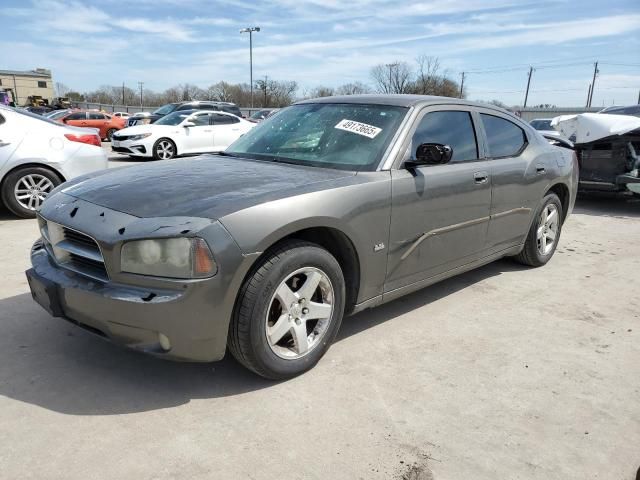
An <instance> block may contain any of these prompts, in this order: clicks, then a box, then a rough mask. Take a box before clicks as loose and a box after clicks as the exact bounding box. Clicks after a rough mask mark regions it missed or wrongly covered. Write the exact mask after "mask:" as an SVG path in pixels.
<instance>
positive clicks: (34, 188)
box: [0, 167, 62, 218]
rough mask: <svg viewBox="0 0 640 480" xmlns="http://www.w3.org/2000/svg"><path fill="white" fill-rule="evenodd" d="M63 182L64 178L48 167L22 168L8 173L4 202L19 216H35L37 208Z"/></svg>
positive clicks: (4, 182) (3, 188)
mask: <svg viewBox="0 0 640 480" xmlns="http://www.w3.org/2000/svg"><path fill="white" fill-rule="evenodd" d="M61 183H62V179H61V178H60V177H58V175H56V174H55V173H53V172H52V171H51V170H48V169H46V168H43V167H25V168H20V169H18V170H14V171H13V172H11V173H10V174H9V175H7V176H6V177H5V179H4V181H3V182H2V192H0V193H1V195H2V202H3V203H4V205H5V206H6V207H7V208H8V209H9V211H10V212H11V213H13V214H14V215H17V216H18V217H22V218H35V216H36V210H37V209H39V208H40V206H41V205H42V202H43V201H44V200H45V199H46V197H47V196H48V195H49V192H51V190H53V189H54V188H55V187H57V186H58V185H60V184H61Z"/></svg>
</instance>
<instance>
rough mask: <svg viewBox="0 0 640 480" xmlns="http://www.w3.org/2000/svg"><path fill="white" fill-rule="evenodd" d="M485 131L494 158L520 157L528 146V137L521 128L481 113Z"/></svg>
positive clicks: (499, 118)
mask: <svg viewBox="0 0 640 480" xmlns="http://www.w3.org/2000/svg"><path fill="white" fill-rule="evenodd" d="M480 117H481V118H482V124H483V125H484V131H485V132H486V134H487V142H488V144H489V156H490V157H492V158H499V157H515V156H517V155H520V153H521V152H522V150H524V147H525V145H526V144H527V137H526V135H525V133H524V130H522V129H521V128H520V127H519V126H517V125H516V124H515V123H513V122H510V121H509V120H505V119H504V118H501V117H496V116H494V115H488V114H485V113H481V114H480Z"/></svg>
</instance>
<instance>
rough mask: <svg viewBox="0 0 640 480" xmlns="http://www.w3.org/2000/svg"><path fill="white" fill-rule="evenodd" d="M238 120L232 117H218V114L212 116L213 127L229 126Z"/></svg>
mask: <svg viewBox="0 0 640 480" xmlns="http://www.w3.org/2000/svg"><path fill="white" fill-rule="evenodd" d="M239 121H240V119H239V118H236V117H232V116H231V115H220V114H219V113H214V114H213V124H214V125H231V124H232V123H238V122H239Z"/></svg>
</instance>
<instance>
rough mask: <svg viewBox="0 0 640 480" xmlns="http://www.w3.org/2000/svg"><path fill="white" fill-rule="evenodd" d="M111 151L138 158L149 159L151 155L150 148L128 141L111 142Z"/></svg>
mask: <svg viewBox="0 0 640 480" xmlns="http://www.w3.org/2000/svg"><path fill="white" fill-rule="evenodd" d="M111 150H112V151H113V152H116V153H124V154H127V155H135V156H138V157H151V156H152V155H153V152H152V151H151V147H150V146H147V145H144V144H141V143H140V142H139V141H138V142H136V141H128V140H123V141H118V140H112V142H111Z"/></svg>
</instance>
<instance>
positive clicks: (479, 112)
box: [475, 107, 533, 160]
mask: <svg viewBox="0 0 640 480" xmlns="http://www.w3.org/2000/svg"><path fill="white" fill-rule="evenodd" d="M475 112H476V114H477V123H478V128H479V129H480V131H481V132H482V138H483V140H482V142H483V145H484V156H485V160H504V159H505V158H518V157H519V156H521V155H522V154H523V153H524V151H525V150H526V149H527V147H528V146H529V145H530V144H531V140H530V138H529V133H528V132H527V129H526V128H524V127H523V126H522V125H521V124H520V121H514V120H515V119H514V118H512V117H510V116H509V115H505V114H504V113H502V112H498V111H496V110H491V109H489V108H481V107H477V108H475ZM482 115H489V116H492V117H498V118H501V119H502V120H506V121H507V122H511V123H513V124H514V125H515V126H516V127H518V128H519V129H520V130H522V132H523V133H524V139H525V141H524V143H523V145H522V147H520V150H518V151H517V152H516V153H515V154H512V155H503V156H500V157H492V156H491V155H490V153H491V151H490V150H489V138H488V137H487V132H486V131H485V129H484V123H483V122H482ZM529 128H533V127H531V126H529Z"/></svg>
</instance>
